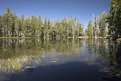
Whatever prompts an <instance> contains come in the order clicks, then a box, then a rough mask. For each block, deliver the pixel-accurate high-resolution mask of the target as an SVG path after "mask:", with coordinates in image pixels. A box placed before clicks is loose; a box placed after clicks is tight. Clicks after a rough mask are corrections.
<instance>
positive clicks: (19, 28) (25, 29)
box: [0, 7, 108, 40]
mask: <svg viewBox="0 0 121 81" xmlns="http://www.w3.org/2000/svg"><path fill="white" fill-rule="evenodd" d="M106 18H107V13H106V12H102V14H101V15H100V17H96V16H94V17H93V19H92V20H90V21H89V22H88V26H87V28H86V27H85V26H84V23H81V22H80V20H79V19H78V18H75V17H73V16H72V17H71V18H70V19H68V18H66V17H64V18H63V19H62V20H59V19H58V18H55V20H54V21H50V19H49V18H45V19H43V18H42V17H41V16H39V17H36V16H29V17H24V16H23V15H22V16H17V15H16V14H15V13H13V12H11V10H10V8H9V7H7V8H6V11H5V13H3V14H2V15H0V38H40V39H47V40H48V39H65V38H106V36H107V35H108V25H107V23H106Z"/></svg>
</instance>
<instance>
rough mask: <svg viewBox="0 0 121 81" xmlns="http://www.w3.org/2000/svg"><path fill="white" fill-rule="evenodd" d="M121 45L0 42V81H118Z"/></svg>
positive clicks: (103, 42)
mask: <svg viewBox="0 0 121 81" xmlns="http://www.w3.org/2000/svg"><path fill="white" fill-rule="evenodd" d="M120 47H121V44H118V43H112V42H109V41H108V40H105V39H96V40H95V39H76V40H73V39H68V40H44V41H43V40H40V39H30V38H28V39H0V81H27V80H28V81H120V75H121V70H120V68H121V64H120V63H121V60H120V59H121V55H120V54H121V53H120V49H121V48H120Z"/></svg>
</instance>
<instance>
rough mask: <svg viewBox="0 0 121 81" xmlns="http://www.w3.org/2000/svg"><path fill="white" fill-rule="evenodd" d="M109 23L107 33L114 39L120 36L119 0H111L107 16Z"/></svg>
mask: <svg viewBox="0 0 121 81" xmlns="http://www.w3.org/2000/svg"><path fill="white" fill-rule="evenodd" d="M107 21H108V24H109V26H108V27H109V34H110V35H113V36H114V37H115V39H117V38H118V37H120V36H121V0H112V1H111V4H110V13H109V15H108V18H107Z"/></svg>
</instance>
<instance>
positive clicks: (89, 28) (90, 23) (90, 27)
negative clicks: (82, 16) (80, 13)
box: [87, 21, 93, 37]
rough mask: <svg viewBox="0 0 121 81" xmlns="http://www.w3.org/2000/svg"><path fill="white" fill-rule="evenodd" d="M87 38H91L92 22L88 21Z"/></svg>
mask: <svg viewBox="0 0 121 81" xmlns="http://www.w3.org/2000/svg"><path fill="white" fill-rule="evenodd" d="M87 36H88V37H92V36H93V26H92V21H89V23H88V30H87Z"/></svg>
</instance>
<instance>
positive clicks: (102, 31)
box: [99, 12, 107, 37]
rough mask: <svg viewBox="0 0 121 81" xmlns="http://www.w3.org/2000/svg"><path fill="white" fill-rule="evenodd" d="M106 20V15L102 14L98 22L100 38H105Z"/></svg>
mask: <svg viewBox="0 0 121 81" xmlns="http://www.w3.org/2000/svg"><path fill="white" fill-rule="evenodd" d="M106 19H107V13H106V12H103V13H102V14H101V17H100V20H99V31H100V33H99V35H100V36H101V37H105V36H106V27H107V23H106Z"/></svg>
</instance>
